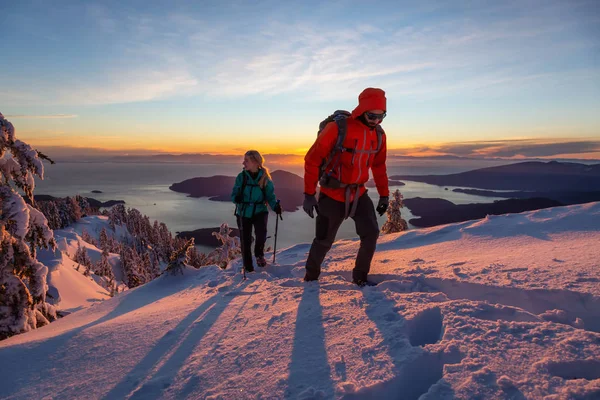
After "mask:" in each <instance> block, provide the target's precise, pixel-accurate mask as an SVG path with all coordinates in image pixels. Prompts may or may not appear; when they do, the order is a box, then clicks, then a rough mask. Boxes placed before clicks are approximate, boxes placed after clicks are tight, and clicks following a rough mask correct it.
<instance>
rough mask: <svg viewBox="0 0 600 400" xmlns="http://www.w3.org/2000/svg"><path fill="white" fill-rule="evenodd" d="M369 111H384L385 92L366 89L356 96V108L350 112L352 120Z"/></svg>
mask: <svg viewBox="0 0 600 400" xmlns="http://www.w3.org/2000/svg"><path fill="white" fill-rule="evenodd" d="M369 110H383V111H386V110H387V108H386V98H385V92H384V91H383V90H381V89H375V88H366V89H365V90H363V91H362V93H361V94H360V95H358V106H357V107H356V108H355V109H354V110H353V111H352V118H358V117H359V116H361V115H362V114H363V113H364V112H366V111H369Z"/></svg>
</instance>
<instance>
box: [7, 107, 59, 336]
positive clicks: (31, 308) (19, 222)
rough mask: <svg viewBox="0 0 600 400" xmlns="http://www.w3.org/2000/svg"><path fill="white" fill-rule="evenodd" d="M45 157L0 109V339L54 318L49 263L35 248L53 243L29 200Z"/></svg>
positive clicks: (41, 219)
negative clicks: (49, 293)
mask: <svg viewBox="0 0 600 400" xmlns="http://www.w3.org/2000/svg"><path fill="white" fill-rule="evenodd" d="M44 158H45V159H48V158H47V157H46V156H44V155H43V154H41V153H38V152H37V151H36V150H34V149H33V148H31V146H29V145H28V144H27V143H25V142H22V141H20V140H18V139H16V136H15V129H14V126H13V125H12V124H11V123H10V122H8V121H7V120H6V119H4V116H3V115H2V114H1V113H0V339H3V338H6V337H8V336H12V335H14V334H17V333H20V332H26V331H29V330H30V329H35V328H37V327H40V326H43V325H46V324H48V323H49V322H50V321H52V320H54V319H56V310H55V309H54V307H53V306H52V305H50V304H49V303H46V291H47V290H48V286H47V284H46V277H47V275H48V268H47V267H46V266H45V265H44V264H42V263H40V262H39V261H37V260H36V259H35V249H36V247H42V248H51V249H54V248H55V246H56V244H55V242H54V235H53V232H52V230H51V229H50V228H49V227H48V221H47V220H46V218H45V217H44V215H43V214H42V213H41V212H39V210H37V209H36V208H35V206H34V204H35V203H34V200H33V191H34V189H35V180H34V175H37V176H38V177H40V179H43V178H44V165H43V163H42V160H41V159H44ZM18 190H21V191H22V192H23V194H24V195H25V196H26V197H27V199H28V200H29V203H30V204H31V205H28V204H26V203H25V200H24V199H23V197H22V196H21V194H20V193H19V192H18Z"/></svg>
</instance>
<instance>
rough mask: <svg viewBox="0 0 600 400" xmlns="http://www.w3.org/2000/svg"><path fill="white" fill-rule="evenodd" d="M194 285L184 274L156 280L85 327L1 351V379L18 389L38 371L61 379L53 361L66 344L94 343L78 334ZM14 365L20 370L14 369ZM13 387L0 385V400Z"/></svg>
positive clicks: (64, 352)
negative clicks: (34, 361) (74, 342)
mask: <svg viewBox="0 0 600 400" xmlns="http://www.w3.org/2000/svg"><path fill="white" fill-rule="evenodd" d="M196 284H197V283H196V282H192V281H190V279H189V277H187V276H183V275H181V276H168V277H163V278H159V279H156V280H154V281H152V282H150V283H148V284H146V285H143V286H140V287H138V288H135V289H133V290H131V291H127V292H125V293H123V294H122V295H119V296H118V297H116V298H113V299H111V300H110V301H111V302H117V301H118V304H117V305H115V307H114V308H113V309H112V310H110V311H109V312H108V313H107V314H105V315H103V316H101V317H100V318H98V319H96V320H93V321H91V322H88V323H87V324H85V325H81V326H78V327H75V328H73V329H69V330H65V331H64V332H62V333H60V334H58V335H57V336H55V337H53V338H50V339H48V340H41V341H39V342H37V343H34V344H23V345H17V346H13V347H9V348H3V349H0V359H2V362H1V363H0V376H2V377H3V379H6V381H7V382H15V381H17V380H18V381H19V382H20V383H19V385H18V387H25V386H28V385H30V383H29V382H30V381H32V380H37V379H38V376H39V371H40V370H43V371H46V374H50V375H52V374H55V375H57V377H56V379H60V374H61V373H62V371H60V370H57V369H56V360H62V359H64V358H65V357H66V356H67V354H68V352H69V351H70V350H69V343H70V342H72V341H73V340H77V341H78V342H77V343H78V346H81V347H82V348H84V347H86V346H88V343H89V346H90V347H91V346H92V344H93V343H92V342H93V338H92V337H89V336H85V335H82V336H80V335H79V334H80V333H82V332H84V331H85V330H86V329H89V328H92V327H94V326H96V325H100V324H102V323H104V322H107V321H110V320H112V319H114V318H118V317H120V316H122V315H125V314H127V313H129V312H131V311H134V310H137V309H140V308H142V307H145V306H146V305H148V304H151V303H154V302H155V301H158V300H160V299H162V298H165V297H168V296H170V295H172V294H173V293H176V292H179V291H181V290H184V289H185V288H186V287H190V286H194V285H196ZM66 318H67V319H68V318H69V317H66ZM23 359H37V360H39V362H36V363H25V364H24V363H23V362H22V360H23ZM15 365H17V366H19V367H18V368H15ZM16 388H17V386H11V385H0V398H4V397H5V396H6V397H9V396H10V395H11V394H12V393H13V390H15V389H16Z"/></svg>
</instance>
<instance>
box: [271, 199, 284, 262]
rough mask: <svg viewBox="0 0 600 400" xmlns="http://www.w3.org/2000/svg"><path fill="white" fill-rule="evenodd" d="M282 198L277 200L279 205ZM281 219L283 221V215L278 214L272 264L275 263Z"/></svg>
mask: <svg viewBox="0 0 600 400" xmlns="http://www.w3.org/2000/svg"><path fill="white" fill-rule="evenodd" d="M280 201H281V200H277V205H279V202H280ZM279 219H281V220H282V221H283V217H282V216H281V214H277V215H276V216H275V243H274V244H273V262H272V264H275V255H276V254H277V229H278V228H279Z"/></svg>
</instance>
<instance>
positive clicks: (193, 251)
mask: <svg viewBox="0 0 600 400" xmlns="http://www.w3.org/2000/svg"><path fill="white" fill-rule="evenodd" d="M188 254H189V265H191V266H192V267H194V268H200V267H202V266H204V265H208V264H209V263H208V257H207V255H206V254H204V253H201V252H199V251H198V249H197V248H196V246H194V247H192V248H190V251H189V253H188Z"/></svg>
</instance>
